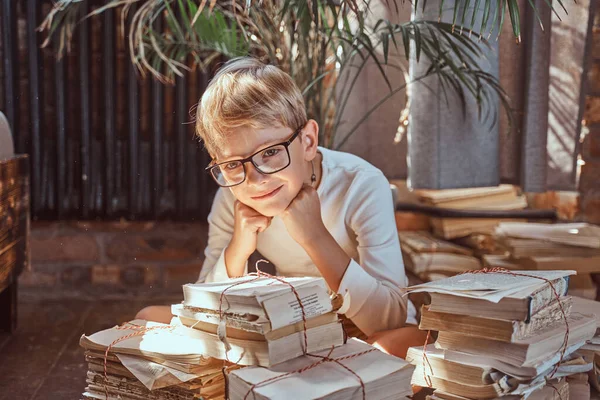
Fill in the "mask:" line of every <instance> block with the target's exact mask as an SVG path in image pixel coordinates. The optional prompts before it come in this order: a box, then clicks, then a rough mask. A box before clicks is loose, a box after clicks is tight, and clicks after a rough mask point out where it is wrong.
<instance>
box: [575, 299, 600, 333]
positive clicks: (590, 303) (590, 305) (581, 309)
mask: <svg viewBox="0 0 600 400" xmlns="http://www.w3.org/2000/svg"><path fill="white" fill-rule="evenodd" d="M573 311H575V312H578V313H581V314H588V315H593V316H594V318H595V319H596V327H599V328H600V302H599V301H594V300H588V299H583V298H581V297H577V296H573Z"/></svg>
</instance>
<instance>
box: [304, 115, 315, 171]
mask: <svg viewBox="0 0 600 400" xmlns="http://www.w3.org/2000/svg"><path fill="white" fill-rule="evenodd" d="M318 145H319V124H317V121H315V120H314V119H310V120H308V122H307V123H306V125H305V126H304V129H303V131H302V146H303V147H304V158H305V159H306V161H311V160H312V159H314V158H315V157H316V156H317V146H318Z"/></svg>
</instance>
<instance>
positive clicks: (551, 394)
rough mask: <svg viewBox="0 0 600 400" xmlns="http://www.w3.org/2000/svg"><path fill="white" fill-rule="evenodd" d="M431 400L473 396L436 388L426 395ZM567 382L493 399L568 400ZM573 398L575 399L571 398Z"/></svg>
mask: <svg viewBox="0 0 600 400" xmlns="http://www.w3.org/2000/svg"><path fill="white" fill-rule="evenodd" d="M428 399H431V400H471V399H473V397H464V396H458V395H456V394H452V393H446V392H444V391H441V390H436V391H435V392H434V394H433V395H431V396H428ZM569 399H570V397H569V384H568V383H567V382H566V381H565V380H564V379H563V380H561V381H558V382H555V381H552V382H549V383H548V384H546V385H545V386H543V387H540V388H537V389H536V390H534V391H533V392H531V394H529V393H528V394H527V395H506V396H502V397H497V398H495V399H494V400H569ZM572 400H575V399H572Z"/></svg>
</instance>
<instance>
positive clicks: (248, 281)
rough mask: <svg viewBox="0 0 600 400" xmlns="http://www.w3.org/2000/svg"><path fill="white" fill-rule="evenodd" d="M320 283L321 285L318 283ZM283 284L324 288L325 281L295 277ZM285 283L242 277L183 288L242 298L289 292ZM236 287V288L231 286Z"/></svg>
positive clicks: (286, 279)
mask: <svg viewBox="0 0 600 400" xmlns="http://www.w3.org/2000/svg"><path fill="white" fill-rule="evenodd" d="M320 281H322V283H320ZM285 282H287V283H289V284H291V285H293V286H294V287H296V288H297V287H301V286H304V285H307V284H319V285H322V286H323V287H325V280H324V279H323V278H315V277H296V278H285ZM287 283H283V282H279V281H278V280H276V279H273V278H268V277H264V278H263V277H261V278H258V279H257V277H255V276H243V277H241V278H233V279H229V280H227V281H222V282H211V283H189V284H186V285H185V287H186V288H188V289H190V290H194V291H201V292H209V293H213V294H219V295H220V294H221V293H222V292H223V291H224V290H227V291H226V292H225V296H228V295H232V296H244V297H255V296H259V295H267V294H276V293H278V292H280V291H283V290H286V289H287V290H289V287H290V286H289V285H288V284H287ZM232 285H236V286H232Z"/></svg>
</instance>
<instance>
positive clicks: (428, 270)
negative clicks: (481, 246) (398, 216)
mask: <svg viewBox="0 0 600 400" xmlns="http://www.w3.org/2000/svg"><path fill="white" fill-rule="evenodd" d="M399 238H400V245H401V246H402V258H403V259H404V266H405V267H406V269H407V270H408V271H410V272H412V273H413V274H415V275H416V276H417V277H419V279H421V280H422V281H424V282H430V281H435V280H438V279H443V278H447V277H449V276H453V275H456V274H460V273H462V272H465V271H469V270H475V269H480V268H481V262H480V261H479V259H478V258H476V257H474V256H473V251H472V250H470V249H468V248H466V247H463V246H459V245H456V244H454V243H451V242H448V241H446V240H442V239H439V238H436V237H435V236H433V235H432V234H430V233H428V232H424V231H418V232H400V233H399Z"/></svg>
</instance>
